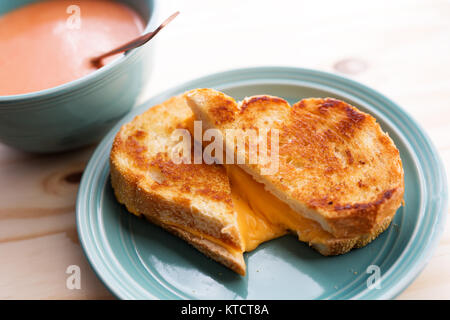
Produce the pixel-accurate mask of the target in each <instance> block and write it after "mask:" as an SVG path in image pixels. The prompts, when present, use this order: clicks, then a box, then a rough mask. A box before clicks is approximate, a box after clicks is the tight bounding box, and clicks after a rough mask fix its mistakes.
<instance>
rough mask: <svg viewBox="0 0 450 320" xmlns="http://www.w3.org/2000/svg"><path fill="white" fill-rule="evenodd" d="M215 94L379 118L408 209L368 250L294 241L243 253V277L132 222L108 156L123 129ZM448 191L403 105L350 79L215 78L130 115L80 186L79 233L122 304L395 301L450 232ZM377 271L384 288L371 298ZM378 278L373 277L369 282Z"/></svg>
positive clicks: (269, 71) (290, 75) (294, 74)
mask: <svg viewBox="0 0 450 320" xmlns="http://www.w3.org/2000/svg"><path fill="white" fill-rule="evenodd" d="M198 87H212V88H216V89H219V90H222V91H224V92H226V93H227V94H229V95H231V96H233V97H235V98H236V99H242V98H244V97H245V96H251V95H255V94H271V95H276V96H280V97H284V98H285V99H287V100H288V101H289V102H291V103H292V102H296V101H297V100H299V99H302V98H306V97H335V98H338V99H342V100H345V101H347V102H349V103H351V104H353V105H355V106H357V107H358V108H360V109H362V110H364V111H366V112H368V113H370V114H372V115H373V116H375V117H376V118H377V120H378V122H379V123H380V124H381V126H382V127H383V129H384V130H385V131H387V132H389V135H390V136H391V137H392V139H393V140H394V141H395V144H396V145H397V147H398V149H399V150H400V154H401V158H402V161H403V166H404V170H405V206H403V207H401V208H400V209H399V210H398V212H397V214H396V216H395V218H394V221H393V223H392V224H391V226H390V227H389V229H388V230H387V231H386V232H384V233H383V234H382V235H381V236H380V237H378V238H377V239H376V240H375V241H373V242H372V243H371V244H369V245H368V246H366V247H364V248H362V249H357V250H353V251H351V252H350V253H347V254H345V255H342V256H337V257H323V256H321V255H320V254H318V253H317V252H315V251H314V250H312V249H310V248H309V247H308V246H307V245H305V244H303V243H300V242H298V241H297V240H296V239H295V238H294V237H293V236H285V237H282V238H280V239H277V240H273V241H270V242H267V243H265V244H263V245H261V246H260V247H259V248H258V249H256V250H255V251H253V252H251V253H246V254H245V260H246V263H247V268H248V272H247V276H245V277H241V276H239V275H237V274H235V273H233V272H232V271H230V270H228V269H226V268H225V267H222V266H221V265H220V264H218V263H216V262H214V261H213V260H210V259H208V258H207V257H206V256H204V255H202V254H201V253H199V252H198V251H196V250H195V249H194V248H192V247H191V246H190V245H188V244H187V243H185V242H183V241H182V240H180V239H178V238H176V237H174V236H172V235H171V234H169V233H167V232H166V231H164V230H162V229H159V228H158V227H155V226H153V225H152V224H150V223H148V222H146V221H144V220H141V219H138V218H136V217H135V216H133V215H131V214H129V213H128V212H127V211H126V209H125V208H124V207H123V206H121V205H120V204H118V203H117V202H116V200H115V198H114V194H113V191H112V188H111V185H110V181H109V163H108V158H109V152H110V148H111V144H112V141H113V139H114V135H115V134H116V132H117V131H118V129H119V128H120V126H121V125H122V124H124V123H126V122H129V121H130V120H131V119H132V118H133V117H134V116H135V115H137V114H140V113H142V112H144V111H145V110H146V109H147V108H149V107H150V106H152V105H155V104H158V103H160V102H163V101H164V100H166V99H167V98H169V97H171V96H173V95H176V94H179V93H181V92H184V91H186V90H189V89H193V88H198ZM447 197H448V195H447V182H446V174H445V171H444V167H443V165H442V162H441V160H440V158H439V155H438V153H437V151H436V149H435V148H434V146H433V145H432V143H431V142H430V140H429V138H428V137H427V136H426V134H425V133H424V131H423V130H422V129H421V128H420V127H419V125H418V124H417V123H416V122H415V121H414V120H413V119H412V118H411V117H410V116H409V115H408V114H407V113H406V112H405V111H404V110H403V109H401V108H400V107H399V106H398V105H396V104H395V103H394V102H392V101H391V100H389V99H387V98H386V97H384V96H383V95H381V94H380V93H378V92H376V91H374V90H372V89H370V88H368V87H366V86H364V85H361V84H359V83H357V82H354V81H352V80H349V79H346V78H343V77H340V76H337V75H333V74H328V73H324V72H319V71H313V70H307V69H298V68H284V67H265V68H250V69H239V70H232V71H228V72H223V73H218V74H213V75H210V76H207V77H203V78H200V79H197V80H193V81H190V82H187V83H185V84H183V85H181V86H178V87H176V88H174V89H171V90H168V91H166V92H164V93H162V94H160V95H158V96H156V97H154V98H152V99H150V100H149V101H148V102H147V103H145V104H144V105H142V106H141V107H139V108H137V109H135V110H133V112H132V113H131V114H129V115H127V116H126V117H125V118H124V119H122V120H121V121H120V123H118V124H117V125H116V126H115V128H113V129H112V130H111V131H110V132H109V134H108V135H107V136H106V137H105V138H104V140H103V141H102V142H101V143H100V145H99V146H98V148H97V150H96V151H95V153H94V154H93V156H92V158H91V160H90V161H89V163H88V166H87V168H86V170H85V173H84V175H83V179H82V181H81V185H80V189H79V193H78V199H77V225H78V233H79V237H80V241H81V244H82V246H83V248H84V251H85V254H86V256H87V258H88V260H89V262H90V264H91V265H92V267H93V269H94V270H95V271H96V273H97V275H98V277H99V278H100V279H101V280H102V281H103V283H104V284H105V285H106V286H107V287H108V288H109V290H110V291H111V292H112V293H113V294H114V295H116V296H117V297H118V298H122V299H388V298H393V297H395V296H396V295H398V294H399V293H400V292H401V291H402V290H404V289H405V288H406V287H407V286H408V285H409V284H410V283H411V282H412V281H413V279H414V278H415V277H416V276H417V275H418V274H419V273H420V271H421V270H422V269H423V268H424V266H425V265H426V263H427V262H428V261H429V259H430V258H431V255H432V253H433V250H434V249H435V247H436V246H437V244H438V240H439V238H440V236H441V235H442V232H443V228H444V225H445V217H446V212H447V210H446V207H447ZM372 265H375V266H378V267H379V269H378V270H379V271H380V275H381V283H380V288H379V289H377V288H371V289H369V287H368V283H371V282H370V281H371V279H373V275H375V273H373V272H374V271H373V269H372V268H371V267H370V266H372ZM371 276H372V277H371Z"/></svg>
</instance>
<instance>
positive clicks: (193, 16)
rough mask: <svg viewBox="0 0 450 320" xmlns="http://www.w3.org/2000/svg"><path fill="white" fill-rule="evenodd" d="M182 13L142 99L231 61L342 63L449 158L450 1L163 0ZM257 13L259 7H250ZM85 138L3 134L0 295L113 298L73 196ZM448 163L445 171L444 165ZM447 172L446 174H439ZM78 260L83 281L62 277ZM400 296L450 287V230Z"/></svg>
mask: <svg viewBox="0 0 450 320" xmlns="http://www.w3.org/2000/svg"><path fill="white" fill-rule="evenodd" d="M174 10H180V11H181V15H180V16H179V17H178V18H177V20H176V21H174V22H173V23H172V24H171V26H170V27H168V28H167V29H166V30H164V31H163V32H162V33H161V35H160V36H159V37H158V39H155V40H156V43H157V44H156V46H157V50H156V57H155V60H156V61H157V63H156V64H155V66H154V69H153V79H152V82H151V83H150V84H149V86H148V89H147V90H145V92H144V93H143V94H142V96H141V98H140V99H141V101H142V100H144V99H147V98H148V97H149V96H151V95H154V94H156V93H157V92H158V91H161V90H164V89H167V88H169V87H171V86H173V85H176V84H178V83H181V82H183V81H186V80H190V79H192V78H195V77H197V76H201V75H205V74H208V73H211V72H216V71H220V70H226V69H229V68H237V67H248V66H256V65H287V66H299V67H307V68H315V69H320V70H324V71H329V72H336V73H339V74H343V75H346V76H348V77H351V78H353V79H355V80H357V81H361V82H363V83H365V84H367V85H369V86H371V87H373V88H375V89H377V90H379V91H381V92H383V93H384V94H386V95H387V96H389V97H390V98H392V99H393V100H394V101H396V102H398V103H399V104H400V105H402V106H403V107H404V108H405V109H407V111H408V112H409V113H410V114H412V115H413V117H414V118H415V119H417V120H418V121H419V122H420V124H421V125H422V126H423V127H424V129H425V130H426V131H427V132H428V134H429V135H430V136H431V138H432V140H433V141H434V143H435V145H436V146H437V148H438V149H439V152H440V154H441V156H442V159H443V160H444V163H445V165H446V166H447V168H450V103H449V101H450V76H449V75H450V2H449V1H445V0H431V1H429V0H399V1H387V0H383V1H371V2H368V1H356V0H343V1H333V0H321V1H283V0H280V1H277V6H276V7H274V5H273V1H268V0H259V1H256V0H255V1H238V0H233V1H221V2H217V1H207V0H193V1H189V2H186V1H165V2H164V6H163V13H162V16H165V15H166V14H170V13H172V11H174ZM255 13H257V14H255ZM92 152H93V147H90V148H86V149H82V150H78V151H74V152H68V153H63V154H57V155H47V156H42V155H30V154H25V153H22V152H18V151H15V150H13V149H11V148H9V147H6V146H3V145H0V257H1V258H2V263H1V264H0V299H17V298H24V299H94V298H95V299H109V298H112V296H111V294H110V293H109V292H108V291H107V290H106V289H105V287H104V286H103V285H102V284H101V282H100V281H99V280H98V279H97V277H96V276H95V275H94V273H93V271H92V269H91V268H90V267H89V265H88V263H87V261H86V259H85V257H84V255H83V253H82V250H81V248H80V245H79V243H78V239H77V235H76V229H75V228H76V227H75V212H74V206H75V197H76V192H77V188H78V181H79V178H80V174H81V172H82V171H83V169H84V166H85V164H86V163H87V160H88V159H89V157H90V155H91V154H92ZM447 175H448V173H447ZM447 179H448V177H447ZM69 265H78V266H80V268H81V273H82V287H81V290H68V289H67V288H66V279H67V274H66V273H65V271H66V268H67V267H68V266H69ZM399 299H450V230H449V226H448V224H447V226H446V229H445V234H444V237H443V238H442V240H441V242H440V245H439V247H438V249H437V251H436V253H435V254H434V256H433V258H432V259H431V261H430V262H429V264H428V265H427V267H426V268H425V269H424V271H423V272H422V273H421V275H420V276H419V277H418V278H417V279H416V280H415V281H414V282H413V283H412V285H411V286H410V287H409V288H408V289H407V290H405V292H403V293H402V294H401V295H400V296H399Z"/></svg>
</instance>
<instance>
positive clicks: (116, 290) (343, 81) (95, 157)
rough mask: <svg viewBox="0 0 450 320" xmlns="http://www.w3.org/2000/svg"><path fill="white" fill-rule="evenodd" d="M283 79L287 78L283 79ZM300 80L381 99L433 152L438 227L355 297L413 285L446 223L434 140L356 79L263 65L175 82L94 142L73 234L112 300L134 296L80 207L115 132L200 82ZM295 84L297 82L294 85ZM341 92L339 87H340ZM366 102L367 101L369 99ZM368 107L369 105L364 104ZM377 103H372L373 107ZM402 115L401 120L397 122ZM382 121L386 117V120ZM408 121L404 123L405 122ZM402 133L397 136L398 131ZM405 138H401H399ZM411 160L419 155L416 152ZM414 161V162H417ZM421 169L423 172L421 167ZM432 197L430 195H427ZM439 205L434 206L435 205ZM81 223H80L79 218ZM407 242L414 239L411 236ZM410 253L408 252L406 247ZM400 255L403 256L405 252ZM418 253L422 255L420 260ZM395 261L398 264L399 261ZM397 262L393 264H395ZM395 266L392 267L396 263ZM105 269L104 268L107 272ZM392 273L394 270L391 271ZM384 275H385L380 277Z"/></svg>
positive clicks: (384, 295) (386, 294) (390, 294)
mask: <svg viewBox="0 0 450 320" xmlns="http://www.w3.org/2000/svg"><path fill="white" fill-rule="evenodd" d="M276 75H279V76H280V75H282V76H281V77H278V78H277V77H276ZM283 75H284V76H285V78H284V77H283ZM296 75H297V76H300V77H307V76H310V77H313V78H316V80H317V79H321V80H323V81H324V82H325V83H326V84H325V86H327V89H328V90H329V89H330V88H329V87H328V86H330V84H329V83H327V82H329V81H335V83H333V84H334V85H333V89H335V90H337V91H338V92H339V93H340V94H341V95H342V94H346V93H347V94H351V95H352V96H353V97H354V98H357V99H358V94H355V92H351V91H352V90H349V88H353V89H355V90H357V91H360V92H362V93H364V95H359V96H360V97H361V98H362V99H363V100H365V101H367V99H368V98H370V99H372V100H374V101H377V100H378V101H379V102H381V103H384V104H386V105H388V106H389V107H390V108H391V109H390V111H392V112H394V111H395V112H397V113H398V114H399V115H400V116H401V117H403V119H402V121H401V122H407V123H408V122H409V124H412V128H410V129H414V131H415V135H418V136H419V137H420V138H421V139H422V140H423V141H422V143H424V144H425V145H426V146H427V147H428V149H429V150H430V151H431V152H430V153H429V154H428V157H429V158H432V160H433V164H434V166H432V171H433V172H434V173H437V174H435V175H434V176H437V180H433V182H437V183H436V186H437V185H439V187H440V188H439V189H440V192H439V194H438V196H437V197H435V198H436V199H435V200H434V202H433V203H434V204H436V205H437V208H434V211H433V213H434V214H435V217H434V220H433V222H434V224H433V226H436V225H437V228H436V229H435V230H434V232H432V233H431V234H430V235H429V238H428V239H427V240H428V241H427V243H426V245H425V246H424V248H422V249H421V250H420V251H419V253H418V254H415V255H414V257H412V258H411V259H412V260H413V261H412V263H411V264H409V265H408V267H407V268H406V270H404V271H403V272H402V274H403V277H402V278H401V279H399V281H398V282H397V283H395V284H393V285H392V284H391V285H390V287H389V288H387V289H384V288H383V290H372V291H371V292H379V294H376V293H373V294H372V295H370V294H369V293H370V292H369V293H366V294H365V295H366V296H361V295H363V294H364V292H361V293H359V294H357V295H356V296H355V297H354V298H356V299H367V298H369V297H370V298H374V299H390V298H395V297H396V296H397V295H398V294H400V293H401V292H402V291H403V290H404V289H406V288H407V287H408V286H409V285H410V284H411V283H412V281H413V280H414V279H415V278H416V277H417V276H418V275H419V274H420V273H421V271H422V270H423V269H424V267H425V266H426V265H427V263H428V262H429V260H430V259H431V257H432V256H433V254H434V252H435V250H436V248H437V245H438V243H439V240H440V238H441V236H442V234H443V231H444V227H445V223H446V220H447V207H448V186H447V179H446V172H445V171H446V170H445V166H444V164H443V162H442V159H441V157H440V154H439V152H438V151H437V149H436V147H435V146H434V144H433V142H432V141H431V139H430V138H429V136H428V134H427V133H426V131H425V130H424V129H423V128H422V127H421V125H420V124H419V123H417V122H416V121H415V120H414V118H413V117H412V116H411V115H409V113H408V112H407V111H406V110H404V109H403V108H402V107H401V106H399V105H398V104H397V103H395V102H393V101H392V100H391V99H389V98H388V97H386V96H385V95H383V94H381V93H380V92H378V91H376V90H374V89H372V88H370V87H368V86H366V85H365V84H362V83H360V82H357V81H355V80H352V79H349V78H346V77H343V76H341V75H337V74H334V73H329V72H324V71H319V70H313V69H306V68H297V67H286V66H265V67H251V68H237V69H232V70H227V71H222V72H216V73H212V74H208V75H205V76H202V77H199V78H196V79H193V80H189V81H186V82H184V83H181V84H178V85H177V86H174V87H172V88H170V89H167V90H165V91H163V92H161V93H158V94H156V95H154V96H152V97H151V98H149V99H147V100H146V101H144V102H143V103H141V104H139V106H137V107H135V108H134V109H133V110H131V111H130V112H129V113H128V114H126V115H125V116H124V117H122V118H121V119H120V120H119V121H118V122H117V123H116V124H115V125H114V127H113V128H112V129H111V130H110V131H109V132H108V133H107V134H106V135H105V136H104V138H103V139H102V141H101V142H100V143H99V144H98V146H97V147H96V149H95V151H94V152H93V154H92V156H91V158H90V160H89V161H88V163H87V165H86V169H85V171H84V173H83V176H82V179H81V182H80V186H79V189H78V194H77V200H76V224H77V232H78V237H79V239H80V244H81V246H82V249H83V252H84V254H85V256H86V258H87V260H88V262H89V264H90V266H91V267H92V269H93V270H94V272H95V274H96V275H97V277H98V278H99V279H100V280H101V282H102V283H103V284H104V285H105V287H106V288H107V289H108V290H109V291H110V292H111V293H112V294H113V295H114V296H116V297H118V298H121V299H133V298H136V297H133V296H130V295H129V294H127V292H124V291H123V290H124V288H123V285H121V284H120V282H118V279H116V278H114V277H111V276H109V274H106V273H105V271H107V264H106V263H105V262H104V261H102V260H100V261H99V259H98V258H97V255H98V253H100V252H97V253H95V252H94V251H95V250H94V251H93V249H95V248H97V247H96V246H95V243H91V242H89V241H92V239H91V236H92V235H91V234H89V232H88V231H89V228H88V226H87V225H86V223H87V222H88V221H89V219H88V218H89V217H88V216H85V215H83V209H85V208H86V207H87V205H88V203H89V201H88V200H89V194H86V191H88V190H89V189H90V187H91V186H92V184H91V185H89V183H90V182H92V178H93V176H94V175H93V174H92V173H93V168H94V167H95V165H96V164H98V163H99V162H102V163H103V162H104V161H105V159H103V158H104V154H105V150H107V153H108V154H109V149H110V147H111V144H112V140H113V138H114V136H115V134H116V132H117V131H118V130H119V128H120V127H121V126H122V125H123V123H125V122H127V121H129V120H131V119H132V118H133V117H134V116H136V115H137V114H140V113H142V112H144V111H145V110H147V109H148V108H149V106H153V105H156V104H158V103H160V102H162V101H164V100H165V99H166V98H169V97H171V96H173V95H176V94H178V93H180V92H183V91H186V90H189V89H191V88H196V87H201V84H202V83H209V84H208V86H210V87H213V86H220V85H221V86H222V87H223V86H225V87H226V85H228V87H232V86H236V84H239V83H241V84H240V85H242V83H245V81H249V83H250V82H251V83H252V84H254V83H255V82H256V81H255V80H261V81H262V82H264V81H266V82H267V80H269V81H270V80H274V79H275V78H277V79H279V80H284V81H286V84H289V83H290V84H292V85H294V84H298V83H299V82H300V79H298V78H295V76H296ZM228 77H236V78H238V79H234V80H233V79H228ZM301 81H304V82H306V83H307V82H308V81H307V80H301ZM293 82H296V83H293ZM338 85H339V86H340V88H339V86H338ZM370 99H369V100H370ZM363 104H367V102H365V103H363ZM375 104H376V103H375ZM401 117H400V118H401ZM384 118H385V119H384V120H386V117H384ZM405 120H406V121H405ZM395 129H396V130H398V128H397V126H395ZM400 133H401V132H400ZM402 138H404V137H402ZM406 141H407V142H408V144H407V145H408V146H409V147H411V146H410V145H409V144H410V143H409V140H406ZM414 155H415V156H417V155H416V154H415V153H414ZM108 159H109V157H107V158H106V161H107V160H108ZM416 162H417V161H416ZM422 171H423V168H422ZM429 197H430V195H429ZM435 202H437V203H435ZM83 219H84V220H83ZM411 239H414V237H412V238H411ZM411 239H409V240H408V244H409V243H410V242H411ZM409 250H411V248H409ZM406 252H408V250H405V251H404V252H403V253H406ZM403 253H402V254H403ZM419 255H420V257H418V256H419ZM397 261H398V260H397ZM397 261H396V262H397ZM396 262H394V264H395V263H396ZM105 268H106V269H105ZM391 269H392V268H391ZM383 276H384V275H383ZM147 294H148V295H149V298H151V299H158V297H157V296H155V295H153V294H152V293H149V292H147Z"/></svg>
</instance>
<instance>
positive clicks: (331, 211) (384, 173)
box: [186, 89, 404, 254]
mask: <svg viewBox="0 0 450 320" xmlns="http://www.w3.org/2000/svg"><path fill="white" fill-rule="evenodd" d="M186 97H187V101H188V104H189V106H190V107H191V109H192V110H193V112H194V114H195V117H196V119H198V120H201V121H202V126H203V129H218V130H219V132H220V133H221V135H222V138H223V139H224V152H225V151H226V152H228V151H231V152H235V153H237V154H238V156H242V157H244V159H245V163H244V164H237V165H230V166H229V168H231V169H233V167H236V166H239V168H241V169H242V170H243V171H244V172H245V173H246V174H248V175H249V176H251V177H252V178H253V179H254V180H256V181H257V182H258V183H260V184H262V186H263V189H265V190H267V191H269V192H268V193H270V194H271V195H272V196H274V199H272V200H271V201H279V202H278V205H283V204H287V205H288V206H287V208H286V210H292V212H291V213H290V216H292V215H297V216H301V218H306V219H309V220H313V221H314V222H315V223H316V224H317V225H318V226H319V228H320V229H322V231H323V232H326V233H328V234H329V236H327V237H325V238H324V237H322V236H320V237H319V238H320V239H321V240H320V241H319V242H317V241H316V240H317V239H316V240H314V239H312V238H311V237H310V236H305V233H304V232H303V239H302V230H292V231H294V232H297V234H299V238H300V240H302V241H307V242H309V243H310V244H311V245H313V246H314V247H316V248H317V249H318V250H319V251H320V252H321V253H323V254H336V253H343V252H346V251H348V250H349V249H351V247H353V246H357V247H360V246H363V245H365V244H367V243H369V242H370V241H371V240H372V239H374V238H375V237H376V236H378V234H379V233H381V232H382V231H384V230H385V229H386V228H387V226H388V225H389V223H390V221H391V220H392V218H393V216H394V214H395V212H396V210H397V209H398V208H399V207H400V205H401V203H402V200H403V193H404V181H403V168H402V162H401V159H400V155H399V151H398V150H397V148H396V147H395V145H394V143H393V141H392V140H391V139H390V138H389V136H388V134H387V133H384V132H383V131H382V129H381V127H380V126H379V124H378V123H377V122H376V120H375V119H374V118H373V117H372V116H371V115H369V114H366V113H364V112H361V111H359V110H358V109H356V108H355V107H353V106H351V105H349V104H347V103H345V102H343V101H339V100H336V99H331V98H327V99H304V100H301V101H299V102H297V103H296V104H294V105H293V106H292V107H291V106H290V105H289V104H288V103H287V102H286V101H285V100H284V99H281V98H278V97H274V96H267V95H262V96H254V97H250V98H246V99H244V100H243V101H242V102H241V103H240V104H238V103H236V101H235V100H234V99H233V98H231V97H229V96H227V95H225V94H223V93H221V92H218V91H215V90H213V89H196V90H192V91H191V92H189V93H187V94H186ZM229 129H234V130H236V129H237V130H242V132H246V131H247V130H250V129H256V130H257V131H261V130H262V129H268V131H269V132H271V134H272V132H275V130H274V129H276V131H277V132H278V133H279V144H278V146H279V147H278V148H279V149H278V152H279V158H278V159H279V164H278V170H277V171H276V172H275V173H273V174H263V171H264V169H267V166H269V165H270V163H266V164H260V163H256V164H255V163H253V164H252V163H250V161H249V158H248V152H244V153H243V154H240V153H239V150H236V146H235V144H234V143H233V141H232V139H234V137H233V136H231V137H228V136H227V135H226V132H227V130H229ZM269 136H271V135H269ZM268 145H270V143H269V142H268ZM247 147H248V146H247ZM227 149H228V150H227ZM229 149H233V150H229ZM258 152H259V151H258ZM269 152H270V148H269ZM233 170H236V169H233ZM229 174H230V173H229ZM242 192H243V193H245V192H246V190H245V188H243V189H242ZM254 201H256V197H254ZM262 209H263V210H264V208H262ZM273 214H275V213H273ZM299 219H300V218H299ZM290 225H293V223H291V224H290ZM302 228H303V229H304V227H302ZM314 236H316V235H315V234H314V235H313V237H314ZM324 239H326V240H324Z"/></svg>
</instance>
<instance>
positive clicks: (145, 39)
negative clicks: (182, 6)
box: [91, 11, 180, 68]
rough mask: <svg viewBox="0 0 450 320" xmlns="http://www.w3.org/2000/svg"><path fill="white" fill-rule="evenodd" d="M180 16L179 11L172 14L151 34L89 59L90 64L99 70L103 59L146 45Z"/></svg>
mask: <svg viewBox="0 0 450 320" xmlns="http://www.w3.org/2000/svg"><path fill="white" fill-rule="evenodd" d="M179 14H180V12H179V11H177V12H175V13H174V14H172V15H171V16H170V17H169V18H167V19H166V20H165V21H164V22H163V23H162V24H161V25H160V26H159V27H158V28H156V29H155V31H153V32H149V33H146V34H144V35H142V36H140V37H138V38H136V39H134V40H131V41H130V42H127V43H125V44H124V45H122V46H120V47H118V48H116V49H113V50H111V51H108V52H106V53H104V54H102V55H100V56H98V57H95V58H92V59H91V64H92V65H94V66H95V67H96V68H101V67H102V66H103V64H102V61H103V59H104V58H107V57H110V56H112V55H115V54H118V53H122V52H125V51H129V50H131V49H134V48H137V47H140V46H142V45H144V44H146V43H147V42H149V41H150V40H151V39H152V38H153V37H154V36H156V34H157V33H158V32H160V31H161V29H162V28H164V27H165V26H166V25H168V24H169V23H170V22H171V21H172V20H173V19H175V17H176V16H178V15H179Z"/></svg>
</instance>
